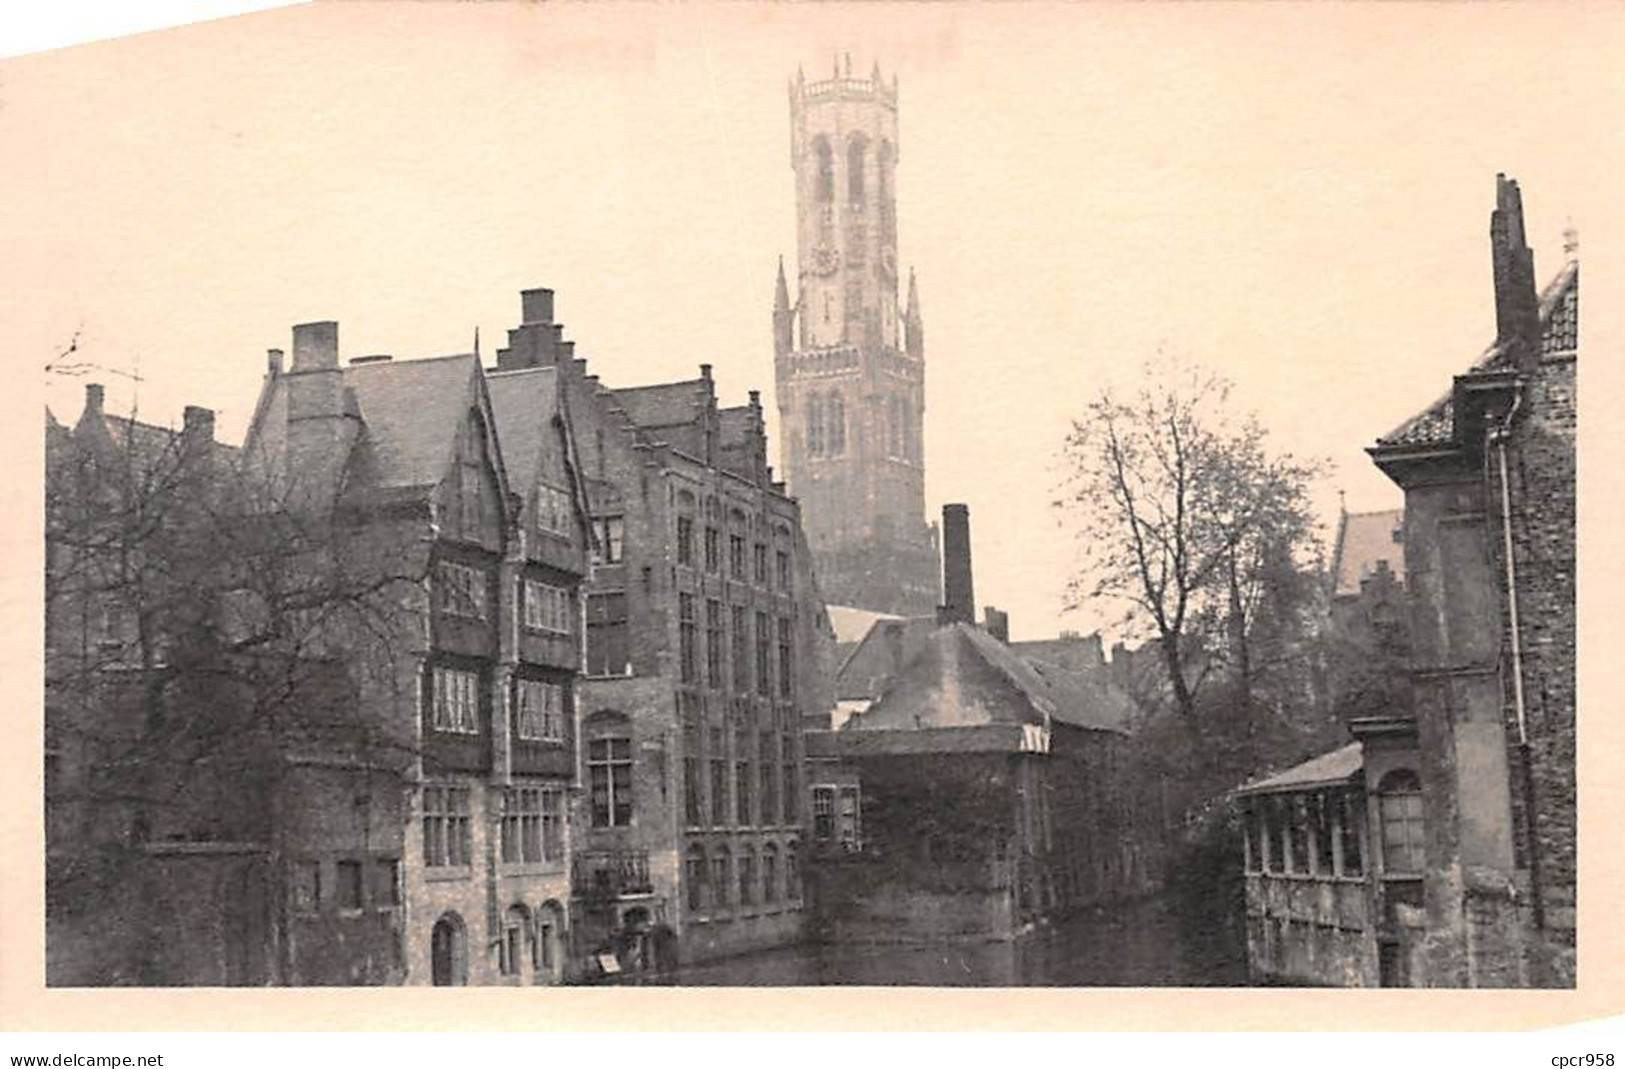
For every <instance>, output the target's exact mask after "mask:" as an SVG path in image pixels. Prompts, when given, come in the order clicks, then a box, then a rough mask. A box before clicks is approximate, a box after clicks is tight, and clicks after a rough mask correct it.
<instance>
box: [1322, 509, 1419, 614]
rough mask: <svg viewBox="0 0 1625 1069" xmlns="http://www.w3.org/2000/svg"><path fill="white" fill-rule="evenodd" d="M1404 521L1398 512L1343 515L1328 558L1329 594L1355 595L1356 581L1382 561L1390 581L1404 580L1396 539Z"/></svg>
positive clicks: (1401, 546) (1402, 558)
mask: <svg viewBox="0 0 1625 1069" xmlns="http://www.w3.org/2000/svg"><path fill="white" fill-rule="evenodd" d="M1404 519H1405V513H1404V510H1402V509H1386V510H1384V511H1381V512H1348V513H1344V514H1343V519H1342V522H1341V523H1340V524H1339V526H1338V531H1337V548H1336V550H1335V551H1334V554H1333V557H1332V572H1333V576H1334V582H1335V585H1334V586H1333V588H1332V593H1333V595H1345V594H1358V593H1359V592H1360V580H1361V579H1364V578H1365V577H1366V576H1368V575H1371V574H1372V573H1373V572H1375V571H1376V570H1377V562H1378V561H1386V562H1387V563H1388V570H1389V571H1390V572H1392V573H1393V575H1394V580H1395V581H1396V582H1399V583H1403V582H1404V581H1405V547H1404V544H1403V543H1402V542H1400V541H1399V539H1398V538H1397V537H1396V534H1397V532H1399V531H1400V530H1401V525H1402V524H1403V522H1404Z"/></svg>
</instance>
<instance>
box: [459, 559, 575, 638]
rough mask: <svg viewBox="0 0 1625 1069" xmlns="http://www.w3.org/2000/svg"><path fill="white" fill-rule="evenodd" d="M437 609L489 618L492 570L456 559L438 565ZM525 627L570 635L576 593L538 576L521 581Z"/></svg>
mask: <svg viewBox="0 0 1625 1069" xmlns="http://www.w3.org/2000/svg"><path fill="white" fill-rule="evenodd" d="M434 589H435V608H436V609H438V610H439V611H440V612H441V613H443V614H445V615H447V616H455V617H460V618H462V619H466V620H485V619H487V618H488V612H489V589H490V573H488V572H486V571H485V570H484V569H481V568H476V567H474V566H472V565H468V564H459V563H457V562H455V561H440V562H439V563H438V564H436V566H435V584H434ZM520 589H521V591H522V596H521V597H520V602H521V605H522V615H523V619H524V624H525V627H527V628H529V629H530V630H533V631H550V632H553V633H555V634H564V635H568V634H570V633H572V632H573V631H574V630H575V622H574V617H575V610H574V601H575V599H574V596H573V595H572V594H571V592H570V591H569V590H568V589H566V588H565V587H561V586H554V585H552V584H550V583H543V582H541V581H539V580H535V579H525V580H522V581H521V587H520Z"/></svg>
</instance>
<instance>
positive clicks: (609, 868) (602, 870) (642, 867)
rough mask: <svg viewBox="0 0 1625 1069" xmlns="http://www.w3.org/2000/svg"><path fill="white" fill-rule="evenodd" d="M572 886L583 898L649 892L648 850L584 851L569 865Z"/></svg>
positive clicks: (650, 891)
mask: <svg viewBox="0 0 1625 1069" xmlns="http://www.w3.org/2000/svg"><path fill="white" fill-rule="evenodd" d="M570 883H571V887H572V888H573V889H574V891H575V893H576V894H577V895H580V896H582V897H583V898H618V897H620V896H622V895H640V894H650V893H652V892H653V891H654V883H653V882H652V881H650V879H649V852H648V851H647V850H586V851H583V852H581V853H579V854H577V855H576V856H575V860H574V861H573V862H572V865H571V880H570Z"/></svg>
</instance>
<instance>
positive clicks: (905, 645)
mask: <svg viewBox="0 0 1625 1069" xmlns="http://www.w3.org/2000/svg"><path fill="white" fill-rule="evenodd" d="M836 609H841V610H844V612H843V615H845V614H849V613H863V614H864V615H866V616H872V617H875V619H874V621H873V622H872V623H871V624H870V625H869V630H868V631H867V632H866V633H865V634H864V636H863V639H862V640H861V641H859V642H846V641H842V630H841V628H842V627H843V626H849V625H850V624H851V622H852V621H851V618H850V617H849V616H848V617H847V619H846V621H845V624H843V622H842V621H841V620H840V619H838V618H837V616H836V613H835V610H836ZM825 610H826V612H827V613H828V614H829V617H830V622H831V624H832V625H833V626H834V628H835V637H836V640H837V644H838V657H839V659H838V662H837V663H838V667H837V668H836V672H835V696H836V698H843V699H865V698H867V699H874V698H878V697H880V695H881V694H882V693H883V692H884V691H885V689H886V685H887V684H888V683H890V682H891V680H892V679H893V678H895V677H896V676H897V674H898V673H899V672H901V671H902V669H903V668H904V666H906V665H907V664H908V662H909V661H911V660H913V659H914V657H915V655H916V654H918V653H919V652H920V649H921V648H922V647H923V646H924V644H925V640H926V638H927V636H929V635H930V633H931V631H932V629H933V628H935V627H936V620H935V618H933V617H927V616H916V617H908V618H904V617H900V616H887V615H885V614H883V613H870V612H868V611H867V610H864V609H848V608H847V607H846V606H844V605H828V606H825Z"/></svg>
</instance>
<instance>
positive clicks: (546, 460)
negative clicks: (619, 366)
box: [244, 323, 588, 985]
mask: <svg viewBox="0 0 1625 1069" xmlns="http://www.w3.org/2000/svg"><path fill="white" fill-rule="evenodd" d="M531 385H538V386H539V384H519V385H515V386H514V387H512V388H504V392H503V407H502V410H501V416H500V419H499V414H498V408H497V405H496V404H495V402H494V400H493V392H492V390H491V389H490V388H489V385H488V383H487V379H486V376H485V373H484V371H483V369H482V368H481V366H480V362H479V359H478V357H477V356H474V355H472V354H467V355H458V356H448V357H440V358H434V359H427V360H414V361H394V360H392V359H390V358H388V357H364V358H358V359H356V360H353V361H351V362H350V363H349V364H348V366H343V367H341V366H340V364H339V359H338V345H337V327H336V325H335V324H332V323H316V324H306V325H303V326H299V327H295V328H294V359H293V364H292V366H291V367H290V368H289V369H288V370H287V371H283V370H282V367H281V354H280V353H276V352H273V353H272V356H271V360H270V364H269V369H268V372H267V376H266V381H265V385H264V388H263V390H262V393H261V397H260V400H259V404H258V405H257V407H256V411H255V417H254V421H253V424H252V425H251V427H250V429H249V433H248V436H247V440H246V441H245V444H244V452H245V454H246V455H247V457H248V458H249V461H250V463H251V464H252V465H253V466H254V470H255V471H256V472H257V474H258V476H259V477H260V479H261V480H262V481H263V483H264V484H265V485H268V486H271V487H274V488H275V491H276V493H277V495H278V497H279V499H280V500H283V501H286V502H287V505H288V512H289V515H290V516H291V517H292V518H293V519H294V520H295V521H296V522H297V523H299V524H300V525H301V526H302V527H304V528H305V529H313V530H319V531H321V532H323V533H324V535H325V537H324V539H323V545H322V548H323V551H324V552H323V557H324V562H325V563H326V564H327V565H328V566H329V567H332V568H333V569H334V570H335V571H337V572H338V573H340V574H342V575H344V576H345V577H347V578H348V579H349V580H350V581H352V582H356V583H357V584H359V585H360V586H361V587H363V588H365V589H367V590H369V591H370V592H373V593H376V594H379V595H381V597H380V598H378V599H376V600H374V601H372V602H369V603H368V604H367V605H366V606H365V609H366V611H365V612H358V613H350V614H348V615H345V616H344V617H343V618H342V619H341V618H337V617H334V618H330V619H327V620H324V621H323V622H322V623H321V625H320V626H319V632H320V639H319V641H320V643H321V644H322V645H324V646H326V647H328V648H331V649H333V650H336V651H342V653H343V656H344V659H345V660H346V662H347V663H348V664H350V665H351V667H352V670H353V672H354V674H355V676H356V684H357V686H358V688H359V697H358V716H359V718H360V719H361V720H363V721H364V722H365V723H366V724H367V725H368V727H369V728H370V729H371V730H372V732H373V738H374V739H376V740H377V742H376V745H375V746H374V748H373V751H372V755H371V760H372V761H373V762H375V763H376V764H378V765H380V766H381V767H382V768H384V769H386V770H387V771H388V772H390V773H392V774H394V775H395V776H397V777H398V779H397V784H396V787H395V789H393V790H390V791H377V792H373V793H372V794H370V795H368V796H367V798H366V801H365V803H363V802H362V801H360V800H357V801H356V802H355V803H354V804H355V806H356V809H357V811H358V812H359V811H361V810H365V811H366V812H367V813H368V814H369V816H372V815H374V814H375V815H376V817H377V818H378V819H376V820H371V819H369V820H368V821H367V822H366V823H365V825H364V828H363V831H364V836H365V840H366V842H367V844H368V846H369V848H372V849H385V850H391V851H393V852H394V854H395V856H396V857H398V859H399V867H400V877H399V881H398V884H397V885H396V886H395V888H394V889H393V890H392V891H391V890H387V889H384V888H379V889H378V890H377V891H376V892H375V893H376V894H379V895H387V894H391V893H392V894H394V895H395V896H396V898H397V900H398V902H399V912H400V928H401V932H402V937H401V942H402V947H401V955H400V956H401V976H400V978H401V979H403V980H404V981H405V982H407V983H424V984H428V983H432V984H439V985H456V984H464V983H507V984H525V983H537V984H545V983H554V982H558V981H560V980H561V979H563V978H564V977H565V975H566V964H567V958H568V945H569V941H568V928H569V923H570V918H569V912H568V911H569V900H570V894H569V857H570V822H569V820H568V813H569V809H570V806H571V798H572V792H573V790H574V789H575V788H576V786H577V771H576V769H577V761H576V748H575V747H576V742H575V740H576V730H577V729H576V724H577V718H576V715H575V679H576V675H577V673H578V671H579V668H580V663H581V656H580V650H581V646H580V643H581V620H580V613H581V602H580V596H579V586H580V583H581V581H582V579H583V577H584V575H585V574H586V571H587V567H588V565H587V559H588V558H587V553H588V532H587V527H586V523H585V518H584V512H583V510H582V507H581V499H580V493H579V486H578V484H577V483H576V482H575V480H574V478H573V476H572V475H571V473H570V471H569V468H568V462H567V460H566V458H565V453H566V451H567V448H568V443H567V439H566V437H565V436H564V435H562V434H561V433H560V430H559V426H558V423H557V419H556V416H557V413H556V410H555V409H554V408H553V407H552V405H551V403H550V399H549V396H548V392H547V391H546V390H545V388H537V389H530V388H528V387H529V386H531ZM499 425H500V426H501V427H504V428H506V431H507V433H508V435H509V437H510V439H511V441H512V445H511V455H512V461H511V463H512V465H513V467H512V469H511V470H510V466H509V465H510V460H509V455H510V450H505V448H504V443H503V442H502V441H501V440H500V439H499ZM333 816H334V814H332V813H331V812H329V811H325V810H324V811H322V812H318V813H316V814H314V815H313V817H312V820H313V823H314V824H315V826H316V827H317V828H323V827H326V826H328V825H330V823H331V821H332V819H333ZM290 863H291V864H293V865H295V866H303V869H302V871H303V872H304V873H305V874H306V875H305V877H304V879H303V882H302V883H295V884H294V887H293V891H292V897H293V899H294V901H295V902H296V903H297V905H298V908H297V909H296V912H302V913H305V914H309V915H314V916H318V917H319V916H321V915H323V914H324V912H325V911H326V910H327V909H329V908H331V907H330V905H329V904H328V903H327V901H326V899H325V897H324V888H325V887H326V886H328V885H327V884H326V882H325V881H326V879H327V878H328V874H329V872H330V871H331V870H330V868H329V866H330V865H332V864H336V863H337V862H336V861H335V860H334V859H332V858H330V857H327V856H324V852H323V851H320V850H312V852H311V853H310V855H309V856H308V857H303V858H299V859H292V860H291V861H290ZM341 878H342V877H341ZM368 901H369V903H370V901H371V900H370V899H369V900H368Z"/></svg>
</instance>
